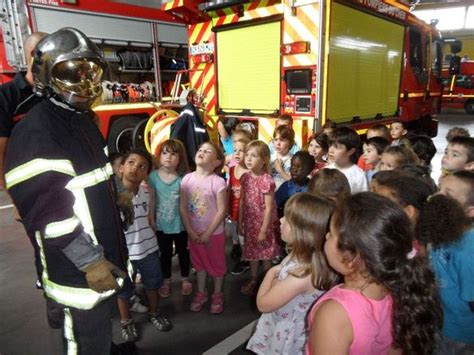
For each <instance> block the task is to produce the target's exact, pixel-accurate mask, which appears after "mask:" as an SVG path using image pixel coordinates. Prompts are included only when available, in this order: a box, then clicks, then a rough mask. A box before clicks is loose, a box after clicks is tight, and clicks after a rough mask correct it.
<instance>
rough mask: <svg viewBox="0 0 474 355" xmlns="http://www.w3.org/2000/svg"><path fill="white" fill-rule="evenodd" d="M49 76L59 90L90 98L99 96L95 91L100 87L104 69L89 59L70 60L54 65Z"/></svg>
mask: <svg viewBox="0 0 474 355" xmlns="http://www.w3.org/2000/svg"><path fill="white" fill-rule="evenodd" d="M51 74H52V78H53V82H54V84H55V85H56V86H57V87H59V88H60V89H61V90H64V91H68V92H71V93H74V94H76V95H79V96H86V97H90V96H96V95H97V94H100V92H99V93H97V92H96V91H97V89H98V87H100V86H101V81H102V75H103V74H104V69H103V68H102V66H101V65H100V64H99V63H97V62H95V61H93V60H90V59H71V60H66V61H63V62H60V63H58V64H56V65H55V66H54V68H53V70H52V73H51ZM54 84H53V85H54Z"/></svg>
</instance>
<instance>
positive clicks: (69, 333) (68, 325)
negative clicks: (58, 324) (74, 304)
mask: <svg viewBox="0 0 474 355" xmlns="http://www.w3.org/2000/svg"><path fill="white" fill-rule="evenodd" d="M64 338H66V348H67V355H75V354H77V342H76V338H75V337H74V325H73V321H72V315H71V311H70V310H69V308H64Z"/></svg>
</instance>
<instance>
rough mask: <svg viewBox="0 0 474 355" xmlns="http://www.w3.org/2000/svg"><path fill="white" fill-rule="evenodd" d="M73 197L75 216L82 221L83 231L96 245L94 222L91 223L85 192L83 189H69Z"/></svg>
mask: <svg viewBox="0 0 474 355" xmlns="http://www.w3.org/2000/svg"><path fill="white" fill-rule="evenodd" d="M71 192H72V193H73V195H74V197H75V201H74V206H73V210H74V213H75V214H76V216H77V217H79V219H80V220H81V222H82V226H83V227H84V231H85V232H86V233H87V234H89V235H90V237H91V239H92V242H93V243H94V244H95V245H97V244H99V242H98V241H97V237H96V236H95V232H94V223H92V216H91V212H90V210H89V204H88V203H87V197H86V193H85V192H84V190H83V189H77V190H72V191H71Z"/></svg>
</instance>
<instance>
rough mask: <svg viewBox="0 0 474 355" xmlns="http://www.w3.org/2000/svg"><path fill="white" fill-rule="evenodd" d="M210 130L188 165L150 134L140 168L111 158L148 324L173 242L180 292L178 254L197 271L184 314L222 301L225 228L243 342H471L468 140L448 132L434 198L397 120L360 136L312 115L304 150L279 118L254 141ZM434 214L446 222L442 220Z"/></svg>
mask: <svg viewBox="0 0 474 355" xmlns="http://www.w3.org/2000/svg"><path fill="white" fill-rule="evenodd" d="M219 126H220V128H221V129H220V131H222V133H223V134H224V131H225V134H226V137H224V139H225V144H223V146H224V148H226V149H225V152H224V150H223V149H222V148H221V147H220V146H218V145H216V144H214V143H212V142H207V143H204V144H202V145H201V147H200V148H199V150H198V152H197V153H196V156H195V163H196V170H195V171H194V172H188V171H187V163H186V153H185V148H184V146H183V144H182V143H180V142H179V141H176V140H167V141H165V142H163V143H162V144H161V145H160V147H159V151H158V153H157V156H156V159H157V161H156V164H155V165H156V167H157V169H156V170H154V171H153V172H152V173H151V174H150V175H149V177H148V179H147V178H146V176H147V174H148V171H149V169H151V167H152V164H151V162H150V160H149V157H148V156H147V154H146V153H143V152H140V151H134V152H131V153H130V154H127V155H126V156H125V157H123V158H122V159H123V160H122V161H121V162H120V164H119V169H118V174H119V175H120V177H121V181H122V183H123V186H124V187H125V189H126V190H128V191H129V192H130V193H131V196H132V200H133V203H134V206H135V208H134V210H135V219H134V223H133V225H132V226H130V227H129V229H128V230H127V231H126V238H127V245H128V246H129V252H130V256H131V257H130V259H131V260H132V264H133V266H134V267H135V268H136V269H138V271H139V273H140V274H141V277H142V280H143V286H144V288H145V290H146V296H147V299H148V307H149V315H150V320H151V322H152V323H153V324H154V325H155V326H156V327H157V328H158V329H159V330H169V329H170V328H171V323H170V322H169V320H168V319H167V318H166V317H165V316H164V315H162V314H161V313H160V312H159V311H158V307H157V305H158V296H161V297H168V296H169V295H170V292H171V257H172V250H173V244H174V246H175V249H176V252H177V254H178V257H179V263H180V268H181V278H182V281H181V293H182V294H183V295H190V294H192V293H193V285H192V283H191V282H190V280H189V270H190V261H191V265H192V267H193V268H194V269H195V270H196V281H197V282H196V288H197V290H195V292H194V296H193V299H192V302H191V305H190V310H191V311H193V312H199V311H201V310H202V308H203V307H204V305H205V304H206V303H207V302H208V300H209V298H210V300H211V302H210V313H212V314H219V313H221V312H223V310H224V295H223V292H222V289H223V282H224V276H225V274H226V273H227V268H226V257H225V238H226V234H228V235H230V236H231V237H232V240H233V244H234V246H233V249H232V256H233V257H235V259H236V261H237V264H236V267H234V270H232V273H233V274H238V273H241V272H243V271H244V270H245V269H246V268H247V267H249V268H250V277H249V278H248V279H247V280H246V281H245V283H243V284H242V287H241V292H242V293H243V294H244V295H253V294H255V292H257V290H258V293H257V298H256V300H257V306H258V308H259V310H260V311H261V312H262V313H263V314H262V316H261V318H260V319H259V321H258V324H257V327H256V330H255V333H254V334H253V336H252V337H251V339H250V340H249V342H248V346H247V348H248V349H249V350H251V351H253V352H255V353H259V354H274V353H275V354H278V353H281V354H299V353H307V354H320V353H331V354H332V353H351V354H382V353H389V352H390V353H410V354H411V353H420V354H421V353H423V354H424V353H431V352H433V351H436V352H438V353H439V354H444V353H445V352H443V351H447V350H446V349H449V351H452V349H456V351H457V352H453V354H454V353H456V354H457V353H462V354H464V353H463V352H462V351H464V352H465V353H466V354H467V353H469V354H470V353H472V351H473V346H474V345H473V344H474V328H473V327H474V313H473V312H474V280H473V276H472V270H474V268H473V266H474V265H473V261H472V255H473V254H472V253H473V252H474V230H472V226H471V223H472V219H473V218H474V143H473V141H474V138H471V137H462V136H460V135H455V136H454V137H450V138H449V141H448V147H447V149H446V152H445V155H444V157H443V162H442V166H443V177H442V179H440V186H439V192H440V194H442V195H445V196H442V197H441V199H443V198H444V199H445V200H442V201H439V199H440V197H439V195H435V193H436V189H437V188H436V185H435V184H434V182H433V181H432V180H431V178H430V177H429V171H430V169H431V167H430V163H431V159H432V158H433V156H434V154H435V153H436V149H434V150H433V148H434V145H433V143H432V141H431V139H429V138H428V137H424V136H418V137H411V138H410V139H409V137H408V136H407V131H406V128H405V127H404V126H403V123H401V122H395V123H393V124H392V126H391V129H390V130H389V129H388V128H387V127H386V126H383V125H376V126H374V127H371V128H370V129H369V130H368V132H367V140H366V141H365V143H364V144H362V143H361V140H360V137H359V135H358V134H357V133H356V132H355V131H354V130H352V129H350V128H347V127H337V128H334V127H326V128H327V129H325V130H324V131H323V132H322V133H319V134H315V135H313V136H312V137H311V138H310V139H309V142H308V146H307V150H300V148H299V147H298V145H297V144H296V143H295V134H294V131H293V129H292V121H291V117H289V116H283V117H281V118H280V119H279V120H277V124H276V128H275V133H274V135H273V139H272V141H271V142H269V144H266V143H265V142H262V141H259V140H255V136H254V135H253V134H254V132H252V130H251V129H249V128H251V126H250V125H249V126H245V125H242V124H238V122H231V123H229V122H220V123H218V127H219ZM230 142H232V147H233V152H230ZM361 148H363V154H362V155H360V157H359V153H360V151H361ZM226 153H227V154H226ZM130 160H135V163H133V164H132V162H131V161H130ZM137 161H138V163H140V164H142V165H140V164H138V163H137ZM137 164H138V165H137ZM132 165H133V168H132V167H131V166H132ZM222 171H225V172H226V179H224V178H223V177H222V174H221V173H222ZM132 180H133V183H130V181H132ZM226 180H227V181H226ZM142 181H147V183H146V188H145V186H144V184H143V183H142ZM369 187H370V190H371V191H372V192H364V191H368V190H369ZM146 191H149V192H148V195H146V194H147V193H146ZM433 195H434V197H433ZM439 206H442V208H438V207H439ZM140 209H143V210H144V211H143V212H144V213H143V214H141V213H140ZM459 211H461V212H459ZM460 214H461V215H462V217H459V215H460ZM447 216H458V217H459V218H455V220H449V221H448V222H449V223H442V222H441V221H446V220H447ZM226 217H227V219H226ZM140 220H142V221H141V222H140ZM431 220H434V221H436V223H430V222H429V221H431ZM146 223H148V225H147V226H145V224H146ZM440 231H443V232H440ZM137 236H140V237H139V238H138V237H137ZM139 245H140V247H138V246H139ZM158 245H159V249H160V254H161V257H160V256H159V255H158V253H157V249H158V247H157V246H158ZM134 250H136V251H134ZM188 250H189V252H188ZM135 254H136V256H137V257H136V260H139V261H134V258H133V257H132V255H135ZM469 255H471V256H470V257H469ZM278 257H280V258H283V260H282V261H281V262H280V263H279V264H277V265H275V266H273V267H272V262H275V260H276V258H278ZM147 259H148V260H147ZM151 259H153V261H151ZM157 260H158V263H159V264H158V266H157ZM260 264H261V267H262V270H263V272H264V273H265V276H264V278H263V280H262V281H261V282H259V280H260V278H259V267H260ZM152 265H154V266H152ZM247 265H248V266H247ZM152 268H154V269H155V271H152V270H151V269H152ZM156 270H158V271H156ZM234 271H235V272H234ZM208 274H209V276H210V277H212V279H213V290H212V293H211V294H210V295H209V294H208V290H207V288H206V285H207V283H206V279H207V275H208ZM131 289H132V288H131V287H130V289H129V290H128V291H127V292H124V295H123V297H122V296H121V297H120V298H119V309H120V313H121V318H122V330H123V331H122V335H124V338H125V339H126V340H134V339H136V329H134V327H133V322H132V321H131V317H130V316H129V313H128V310H129V307H130V304H129V303H124V302H123V300H122V299H126V300H128V299H130V295H131V294H132V293H133V291H131ZM440 300H441V302H440ZM121 302H122V304H121ZM443 315H444V321H443ZM130 328H133V329H132V330H130ZM130 334H132V335H130Z"/></svg>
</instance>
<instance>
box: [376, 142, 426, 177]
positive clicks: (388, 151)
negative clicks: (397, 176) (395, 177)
mask: <svg viewBox="0 0 474 355" xmlns="http://www.w3.org/2000/svg"><path fill="white" fill-rule="evenodd" d="M416 163H418V159H417V158H416V156H415V153H413V152H412V150H411V149H410V148H407V147H406V146H405V145H401V146H393V145H392V146H389V147H387V148H385V150H384V151H383V153H382V156H381V157H380V167H379V170H380V171H384V170H395V169H397V168H399V167H401V166H402V165H407V164H416Z"/></svg>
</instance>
